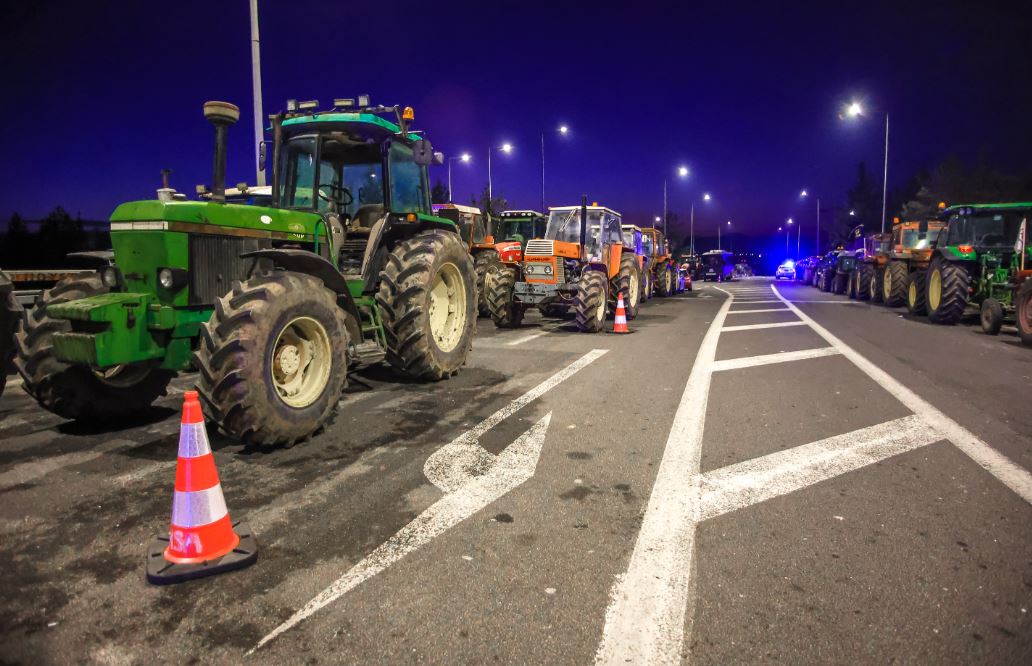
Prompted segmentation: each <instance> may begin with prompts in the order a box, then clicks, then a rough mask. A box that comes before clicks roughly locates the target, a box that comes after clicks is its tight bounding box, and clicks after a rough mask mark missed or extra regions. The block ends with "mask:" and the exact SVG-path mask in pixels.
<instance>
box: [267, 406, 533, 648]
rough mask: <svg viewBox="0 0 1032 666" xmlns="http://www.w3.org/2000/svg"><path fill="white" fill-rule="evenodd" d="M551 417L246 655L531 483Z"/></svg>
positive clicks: (332, 585)
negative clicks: (517, 488) (505, 496)
mask: <svg viewBox="0 0 1032 666" xmlns="http://www.w3.org/2000/svg"><path fill="white" fill-rule="evenodd" d="M551 418H552V413H551V412H549V413H548V414H545V416H544V417H542V418H541V420H540V421H538V422H537V423H535V424H534V425H533V426H531V428H530V430H528V431H527V432H525V433H523V435H521V436H520V437H519V439H517V440H516V441H515V442H513V443H512V444H511V445H509V446H508V447H507V448H506V449H505V450H504V451H502V452H501V453H500V454H498V458H497V461H496V464H495V465H494V466H492V467H491V469H490V470H488V471H487V473H485V474H483V475H481V476H478V477H477V478H475V479H474V480H473V481H471V482H470V483H467V484H466V485H464V486H463V487H462V488H460V489H458V490H456V491H455V492H451V493H448V494H447V495H445V496H444V497H442V498H441V499H439V500H437V501H436V502H435V503H434V504H432V505H431V506H430V507H429V508H428V509H427V510H426V511H424V512H423V513H421V514H419V515H418V516H416V518H415V519H414V520H413V521H412V522H411V523H409V524H408V525H406V526H405V527H403V528H401V530H400V531H398V533H397V534H395V535H394V536H392V537H391V538H390V539H388V540H387V541H386V542H384V543H383V544H382V545H380V546H379V547H378V548H377V549H376V550H374V551H373V552H371V553H369V555H367V556H366V557H365V558H363V559H362V560H361V561H360V562H358V563H357V564H356V565H355V566H353V567H351V569H350V570H348V572H347V573H345V574H344V575H343V576H341V577H340V578H338V579H337V580H336V581H334V582H333V583H332V584H331V585H330V586H329V587H327V588H326V589H325V590H323V591H322V592H320V593H319V594H318V595H317V596H316V597H315V598H314V599H312V600H311V601H309V602H308V603H307V604H306V605H305V606H304V608H302V609H301V610H299V611H297V612H296V613H294V615H293V616H291V617H290V618H289V619H288V620H287V621H286V622H284V623H283V624H281V625H279V626H278V627H276V628H275V629H273V630H272V631H271V632H269V634H267V635H266V636H265V637H264V638H262V639H261V640H260V641H258V644H257V645H255V646H254V647H253V648H251V649H250V650H249V651H248V652H247V654H252V653H253V652H254V651H255V650H257V649H259V648H261V647H262V646H263V645H265V644H266V643H268V642H269V641H271V640H272V639H274V638H276V637H277V636H279V635H280V634H282V633H283V632H285V631H287V630H288V629H290V628H291V627H294V626H295V625H297V624H298V623H300V622H303V621H304V620H305V619H307V618H308V617H310V616H312V615H313V614H314V613H316V612H318V611H319V610H320V609H322V608H324V607H326V606H327V605H329V604H331V603H333V602H334V601H336V600H337V599H339V598H340V597H342V596H344V595H345V594H347V593H348V592H349V591H350V590H353V589H354V588H355V587H357V586H358V585H360V584H362V583H363V582H365V581H367V580H369V579H370V578H372V577H373V576H375V575H376V574H378V573H380V572H381V571H383V570H384V569H386V568H387V567H389V566H391V565H392V564H394V563H395V562H397V561H398V560H400V559H401V558H403V557H405V556H406V555H408V554H409V553H412V552H413V551H415V550H418V549H419V548H421V547H422V546H424V545H426V544H427V543H429V542H430V541H432V540H433V539H434V538H435V537H437V536H440V535H441V534H443V533H444V532H446V531H447V530H448V529H450V528H452V527H454V526H455V525H458V524H459V523H461V522H462V521H463V520H465V519H466V518H468V517H470V516H472V515H473V514H474V513H476V512H477V511H480V510H481V509H483V508H484V507H486V506H487V505H488V504H490V503H491V502H493V501H495V500H496V499H498V498H499V497H501V496H502V495H505V494H506V493H508V492H509V491H511V490H512V489H514V488H516V487H518V486H519V485H520V484H522V483H523V482H525V481H526V480H527V479H529V478H531V477H532V476H533V475H534V470H535V469H536V468H537V461H538V458H539V457H540V456H541V447H542V445H543V444H544V441H545V436H546V435H547V433H548V424H549V422H550V421H551Z"/></svg>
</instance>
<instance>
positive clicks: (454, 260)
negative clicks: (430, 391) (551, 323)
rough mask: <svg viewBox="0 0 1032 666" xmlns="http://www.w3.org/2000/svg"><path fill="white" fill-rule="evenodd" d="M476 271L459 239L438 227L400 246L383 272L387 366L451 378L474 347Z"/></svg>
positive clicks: (425, 376) (426, 376) (419, 374)
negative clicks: (388, 364)
mask: <svg viewBox="0 0 1032 666" xmlns="http://www.w3.org/2000/svg"><path fill="white" fill-rule="evenodd" d="M476 299H477V289H476V272H475V271H474V269H473V260H472V259H470V257H469V253H468V252H467V251H466V248H465V247H463V245H462V243H461V241H460V240H459V237H458V236H457V235H456V234H454V233H451V232H448V231H442V230H438V229H434V230H430V231H424V232H422V233H419V234H416V235H415V236H413V237H412V238H409V239H407V240H404V241H401V242H400V243H398V244H397V245H396V246H395V248H394V250H393V251H392V252H391V253H390V254H389V255H387V265H386V266H384V268H383V270H382V271H380V288H379V291H378V292H377V294H376V302H377V303H378V304H379V306H380V311H381V313H382V315H383V328H384V332H385V333H386V334H387V362H388V363H390V364H391V366H393V367H394V369H395V370H397V371H398V372H400V373H401V374H403V375H406V376H408V377H414V378H418V379H430V380H439V379H445V378H446V377H451V376H452V375H454V374H456V373H457V372H458V371H459V368H461V367H462V366H463V364H464V363H465V362H466V356H468V355H469V350H470V348H471V347H472V346H473V334H474V332H475V330H476V325H477V321H476V317H477V302H476Z"/></svg>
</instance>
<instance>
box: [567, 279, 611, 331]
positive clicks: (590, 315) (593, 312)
mask: <svg viewBox="0 0 1032 666" xmlns="http://www.w3.org/2000/svg"><path fill="white" fill-rule="evenodd" d="M607 286H608V280H606V276H605V274H603V273H602V272H601V271H590V270H589V271H584V273H582V274H581V278H580V283H579V284H578V286H577V299H576V300H575V301H574V308H575V311H576V313H577V329H578V330H580V331H583V332H585V333H598V332H599V331H601V330H602V328H603V327H604V326H605V323H606V304H607V303H608V302H609V295H608V294H607V293H606V287H607Z"/></svg>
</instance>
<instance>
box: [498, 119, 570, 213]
mask: <svg viewBox="0 0 1032 666" xmlns="http://www.w3.org/2000/svg"><path fill="white" fill-rule="evenodd" d="M556 131H557V132H559V134H561V135H562V136H566V135H567V134H569V133H570V128H569V127H567V126H566V125H560V126H559V127H558V128H557V129H556ZM503 149H504V146H503ZM541 210H542V211H544V210H545V133H544V132H542V133H541Z"/></svg>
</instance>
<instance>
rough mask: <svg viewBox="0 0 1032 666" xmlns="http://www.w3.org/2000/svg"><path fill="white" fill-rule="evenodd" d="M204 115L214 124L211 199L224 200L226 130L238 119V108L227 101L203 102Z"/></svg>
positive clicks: (222, 201)
mask: <svg viewBox="0 0 1032 666" xmlns="http://www.w3.org/2000/svg"><path fill="white" fill-rule="evenodd" d="M204 117H205V118H206V119H207V120H208V122H209V123H211V124H212V125H214V126H215V164H214V166H213V167H212V183H211V200H212V201H218V202H220V203H225V202H226V130H228V129H229V126H230V125H232V124H234V123H236V121H238V120H240V109H239V108H238V107H237V106H236V105H235V104H230V103H229V102H205V103H204Z"/></svg>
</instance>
